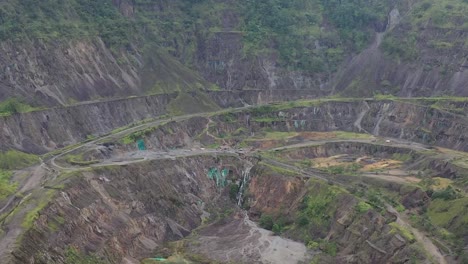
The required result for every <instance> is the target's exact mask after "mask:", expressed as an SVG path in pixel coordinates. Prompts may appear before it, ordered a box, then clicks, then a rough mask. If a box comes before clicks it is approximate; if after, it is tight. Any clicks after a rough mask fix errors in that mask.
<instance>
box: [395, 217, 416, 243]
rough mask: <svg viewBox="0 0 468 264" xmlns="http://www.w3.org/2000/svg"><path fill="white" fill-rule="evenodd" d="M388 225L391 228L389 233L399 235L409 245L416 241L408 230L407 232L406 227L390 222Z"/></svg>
mask: <svg viewBox="0 0 468 264" xmlns="http://www.w3.org/2000/svg"><path fill="white" fill-rule="evenodd" d="M389 225H390V226H391V227H392V230H390V233H397V234H400V235H402V236H403V237H404V238H405V239H406V240H408V241H409V242H411V243H412V242H415V241H416V239H415V237H414V235H413V233H412V232H411V231H410V230H408V229H407V228H406V227H403V226H401V225H399V224H397V223H396V222H392V223H390V224H389Z"/></svg>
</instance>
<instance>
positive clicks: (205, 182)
mask: <svg viewBox="0 0 468 264" xmlns="http://www.w3.org/2000/svg"><path fill="white" fill-rule="evenodd" d="M211 167H217V168H228V169H229V170H230V173H229V175H228V177H227V179H228V180H231V181H236V180H238V179H239V178H240V177H241V175H242V169H244V163H243V161H242V160H239V159H238V158H237V157H234V156H229V155H223V156H218V158H216V157H214V156H211V155H201V156H196V157H191V158H179V159H177V160H164V161H160V160H158V161H151V162H144V163H137V164H131V165H127V166H114V167H105V168H96V169H93V170H92V171H87V172H82V173H75V174H74V175H72V176H71V178H70V180H69V182H68V183H66V184H65V187H64V188H63V189H62V190H60V191H57V193H56V195H55V197H54V198H53V199H52V200H51V202H50V203H49V204H48V205H47V206H46V207H45V209H43V210H42V211H41V212H40V213H39V217H38V218H37V220H36V221H35V223H34V224H33V227H32V228H31V229H30V230H29V231H27V232H26V234H25V235H24V236H23V238H22V240H21V243H20V244H19V247H18V248H17V249H16V250H15V251H14V252H13V255H14V256H15V258H14V260H12V262H11V263H18V264H20V263H21V264H25V263H35V264H37V263H44V264H45V263H47V264H50V263H63V260H64V259H65V252H66V251H67V247H75V248H76V249H77V250H78V251H79V252H81V253H85V254H96V255H97V256H99V257H103V258H104V259H106V260H108V261H109V262H110V263H122V260H123V259H124V258H127V259H129V260H132V261H136V262H135V263H139V262H138V260H141V259H142V258H146V257H156V256H154V255H153V254H154V252H155V251H157V250H158V249H161V248H162V247H163V243H165V242H168V241H174V240H179V239H181V238H183V237H185V236H187V235H188V234H189V233H190V232H191V231H192V230H193V229H194V228H196V227H198V226H199V225H200V224H201V217H200V216H201V215H202V213H203V210H206V211H209V212H211V213H213V212H216V211H218V212H224V210H226V209H227V208H232V207H234V206H235V204H234V202H232V201H230V200H229V188H220V187H218V186H216V181H215V180H212V179H209V177H208V170H209V169H210V168H211Z"/></svg>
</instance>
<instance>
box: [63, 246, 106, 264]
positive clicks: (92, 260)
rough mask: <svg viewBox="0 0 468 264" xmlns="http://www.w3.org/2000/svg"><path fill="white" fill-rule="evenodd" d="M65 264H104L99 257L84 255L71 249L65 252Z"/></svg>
mask: <svg viewBox="0 0 468 264" xmlns="http://www.w3.org/2000/svg"><path fill="white" fill-rule="evenodd" d="M64 263H65V264H104V263H106V262H104V261H102V260H101V259H100V258H99V257H97V256H94V255H86V254H84V253H81V252H79V251H78V250H77V249H75V248H73V247H68V249H67V251H66V252H65V261H64Z"/></svg>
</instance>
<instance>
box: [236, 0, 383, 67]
mask: <svg viewBox="0 0 468 264" xmlns="http://www.w3.org/2000/svg"><path fill="white" fill-rule="evenodd" d="M240 6H241V7H242V8H241V10H242V13H243V14H245V24H244V26H243V28H242V29H243V31H244V33H245V37H244V41H245V52H246V54H270V53H272V52H275V51H277V52H278V53H279V55H280V63H281V64H282V65H283V66H287V67H288V68H293V69H299V70H305V71H310V72H325V71H334V70H336V67H337V65H338V64H339V63H340V62H341V60H342V59H343V57H344V54H345V52H346V51H359V50H362V49H363V48H364V47H365V46H366V45H367V44H368V43H369V41H370V37H371V35H372V29H371V27H372V25H373V24H375V23H377V22H378V21H385V16H386V14H387V12H388V11H389V6H388V5H387V4H386V3H384V2H378V1H369V0H356V1H345V2H344V1H339V0H331V1H330V0H313V1H306V0H292V1H287V2H285V1H280V0H268V1H253V0H242V1H241V2H240ZM324 21H328V22H330V24H331V25H332V27H330V24H328V25H326V26H325V25H324ZM327 26H328V27H327ZM324 28H325V30H324ZM271 43H275V44H276V47H275V48H276V50H272V49H271V46H272V45H271ZM315 43H320V48H319V49H317V46H316V44H315Z"/></svg>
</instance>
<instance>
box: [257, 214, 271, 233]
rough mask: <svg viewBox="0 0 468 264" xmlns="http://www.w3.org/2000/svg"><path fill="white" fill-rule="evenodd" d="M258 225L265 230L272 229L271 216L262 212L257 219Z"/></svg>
mask: <svg viewBox="0 0 468 264" xmlns="http://www.w3.org/2000/svg"><path fill="white" fill-rule="evenodd" d="M259 225H260V227H261V228H265V229H267V230H271V229H273V225H274V222H273V217H272V216H271V215H268V214H262V216H261V217H260V220H259Z"/></svg>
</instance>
